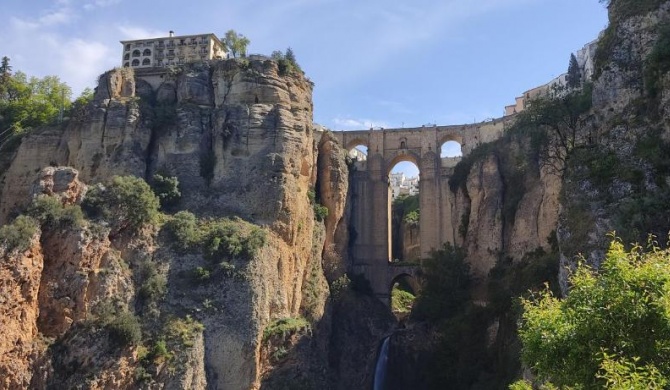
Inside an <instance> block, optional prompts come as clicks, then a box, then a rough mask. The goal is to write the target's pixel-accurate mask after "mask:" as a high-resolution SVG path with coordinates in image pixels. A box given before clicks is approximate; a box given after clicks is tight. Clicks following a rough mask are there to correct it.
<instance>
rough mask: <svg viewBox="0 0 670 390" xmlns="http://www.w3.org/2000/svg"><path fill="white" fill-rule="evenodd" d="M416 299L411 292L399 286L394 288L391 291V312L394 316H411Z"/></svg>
mask: <svg viewBox="0 0 670 390" xmlns="http://www.w3.org/2000/svg"><path fill="white" fill-rule="evenodd" d="M415 300H416V297H415V296H414V294H412V293H411V292H409V291H406V290H403V289H402V288H400V286H399V285H397V284H396V285H395V286H393V289H392V290H391V310H392V311H393V313H394V314H396V315H398V314H401V315H402V314H409V313H410V312H411V311H412V305H413V304H414V301H415Z"/></svg>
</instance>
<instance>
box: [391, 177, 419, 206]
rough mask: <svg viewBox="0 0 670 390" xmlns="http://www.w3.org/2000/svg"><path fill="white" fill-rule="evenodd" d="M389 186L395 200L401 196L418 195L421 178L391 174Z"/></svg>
mask: <svg viewBox="0 0 670 390" xmlns="http://www.w3.org/2000/svg"><path fill="white" fill-rule="evenodd" d="M389 186H390V187H391V194H392V197H393V199H394V200H395V199H396V198H397V197H399V196H401V195H418V194H419V177H418V176H414V177H405V174H404V173H403V172H398V173H391V174H390V175H389Z"/></svg>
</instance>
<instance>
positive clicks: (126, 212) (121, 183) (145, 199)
mask: <svg viewBox="0 0 670 390" xmlns="http://www.w3.org/2000/svg"><path fill="white" fill-rule="evenodd" d="M82 206H83V208H84V210H85V211H86V213H87V214H88V215H89V216H90V217H93V218H101V219H103V220H106V221H108V222H110V223H111V225H112V227H113V229H114V230H116V232H119V231H122V230H124V229H130V230H131V231H137V230H138V229H139V228H140V227H142V226H143V225H145V224H151V223H154V222H155V221H156V219H157V218H158V207H159V201H158V198H157V197H156V195H154V193H153V191H152V190H151V188H150V187H149V185H148V184H147V183H146V182H145V181H144V180H142V179H140V178H137V177H134V176H114V177H113V178H112V181H111V183H110V184H109V185H108V186H107V187H105V186H102V185H97V186H94V187H92V188H91V189H90V190H89V191H88V193H87V195H86V199H84V202H83V204H82Z"/></svg>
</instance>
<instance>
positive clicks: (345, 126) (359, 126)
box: [332, 118, 391, 130]
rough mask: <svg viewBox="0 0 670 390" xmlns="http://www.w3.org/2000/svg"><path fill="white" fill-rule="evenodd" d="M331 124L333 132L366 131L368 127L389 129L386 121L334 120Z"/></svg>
mask: <svg viewBox="0 0 670 390" xmlns="http://www.w3.org/2000/svg"><path fill="white" fill-rule="evenodd" d="M332 122H333V125H334V126H333V128H334V129H335V130H366V129H369V128H370V127H383V128H391V126H390V125H389V124H388V122H386V121H380V120H372V119H354V118H335V119H333V121H332Z"/></svg>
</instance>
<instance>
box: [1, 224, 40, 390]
mask: <svg viewBox="0 0 670 390" xmlns="http://www.w3.org/2000/svg"><path fill="white" fill-rule="evenodd" d="M0 259H2V262H0V329H2V337H1V338H0V378H2V379H0V387H2V388H3V389H16V390H18V389H26V388H28V387H29V385H30V380H31V378H32V376H33V373H32V363H33V359H34V354H35V352H36V350H39V349H40V345H39V344H40V341H39V339H38V329H37V317H38V316H39V303H38V293H39V288H40V281H41V275H42V268H43V267H44V258H43V256H42V251H41V247H40V243H39V236H36V237H33V239H32V245H31V246H30V248H29V249H28V250H26V251H25V252H20V253H19V252H16V251H15V252H10V253H7V252H6V251H5V249H4V248H0Z"/></svg>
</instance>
